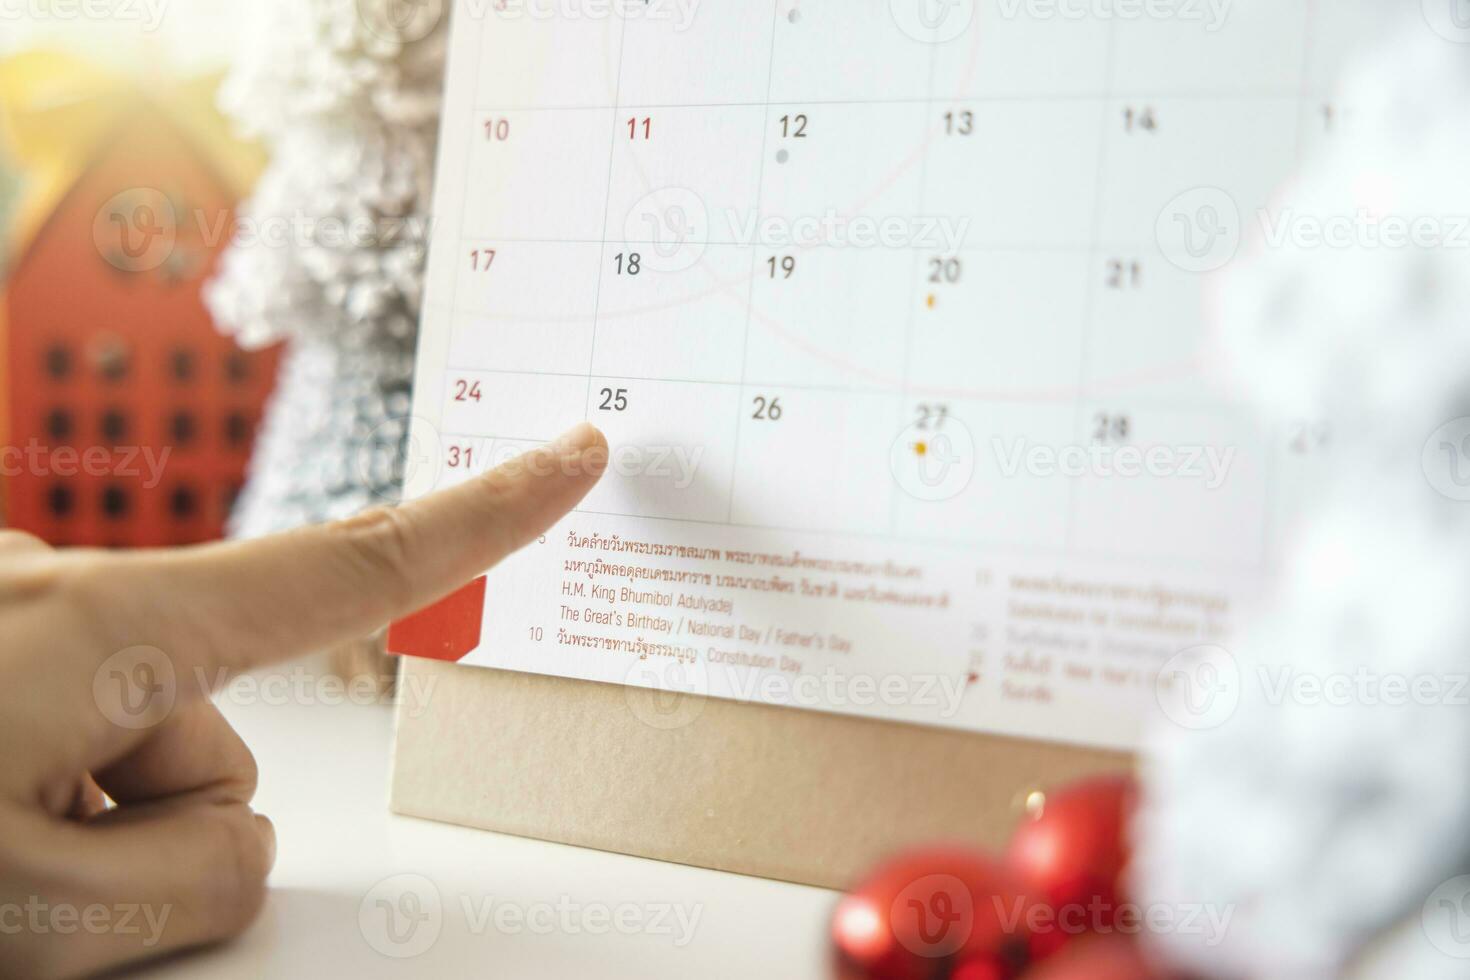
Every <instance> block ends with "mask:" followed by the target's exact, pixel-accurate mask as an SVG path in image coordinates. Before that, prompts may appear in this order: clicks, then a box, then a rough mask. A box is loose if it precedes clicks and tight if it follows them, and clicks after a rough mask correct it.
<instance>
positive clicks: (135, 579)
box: [0, 425, 607, 978]
mask: <svg viewBox="0 0 1470 980" xmlns="http://www.w3.org/2000/svg"><path fill="white" fill-rule="evenodd" d="M606 463H607V445H606V443H605V442H604V440H603V438H602V436H601V434H600V433H598V432H597V430H595V429H593V428H592V427H591V426H589V425H582V426H578V427H577V428H575V429H573V430H571V431H570V432H569V433H567V434H566V435H564V436H562V437H561V439H559V440H558V441H557V442H556V443H554V444H552V445H551V446H548V447H545V448H543V449H540V450H537V451H535V452H533V453H528V454H527V455H525V456H523V457H521V458H520V459H518V460H515V461H514V462H511V463H509V464H507V465H505V466H503V467H501V468H500V469H498V470H496V471H494V472H491V473H489V474H486V475H484V476H481V477H477V478H475V479H474V480H472V481H470V482H468V483H465V484H462V485H460V486H458V487H455V488H453V489H450V490H445V491H443V492H441V493H438V494H436V495H434V496H431V497H426V498H424V499H423V500H421V501H418V502H416V503H412V504H405V505H403V506H401V507H397V508H394V509H384V510H377V511H373V512H370V513H366V514H363V515H362V516H360V517H357V518H354V519H352V520H348V521H344V522H342V523H339V524H333V525H325V526H321V527H315V528H308V529H304V530H301V531H296V532H293V533H290V534H285V535H280V536H277V537H273V538H266V539H262V540H259V541H253V542H247V543H231V544H216V545H209V546H205V547H199V548H188V549H181V550H176V551H155V552H135V553H100V552H57V551H52V550H51V549H50V548H48V547H46V545H44V544H42V543H41V542H40V541H37V540H36V539H34V538H31V537H28V536H26V535H22V534H16V533H0V976H15V977H28V978H29V977H60V976H75V975H79V974H87V973H93V972H96V971H99V970H102V969H105V968H108V967H112V966H117V965H119V964H123V963H127V962H130V961H134V960H138V959H141V958H144V957H148V956H156V955H159V954H162V953H167V952H171V951H174V950H179V949H184V948H188V947H191V946H198V945H201V944H204V943H210V942H214V941H216V940H220V939H225V938H228V937H231V936H234V935H236V934H238V933H239V932H241V931H242V930H243V929H244V928H245V927H246V926H247V925H248V924H249V923H250V922H251V921H252V920H253V919H254V917H255V915H256V913H257V912H258V910H259V908H260V905H261V902H262V901H263V898H264V895H265V879H266V875H267V874H268V873H269V871H270V869H271V865H272V863H273V861H274V859H275V831H274V829H273V828H272V827H271V824H270V821H269V820H267V819H266V818H265V817H263V816H259V815H257V814H255V813H254V812H253V811H252V810H251V809H250V800H251V798H252V796H253V795H254V792H255V781H256V769H255V760H254V758H253V757H252V756H251V754H250V750H249V749H247V748H246V747H245V744H244V743H243V742H242V741H241V740H240V737H239V736H238V735H236V734H235V732H234V731H233V730H232V729H231V728H230V726H229V725H228V724H227V723H226V722H225V720H224V718H223V717H222V716H221V715H220V713H219V711H218V710H217V709H216V708H215V707H214V705H213V704H212V703H211V702H210V701H209V699H208V697H207V695H208V693H209V691H208V687H210V686H211V685H213V686H218V684H220V683H222V682H223V681H225V680H227V679H228V678H229V676H230V675H231V673H232V672H235V671H241V670H249V669H251V668H254V667H259V666H261V665H264V664H268V663H271V662H273V661H279V660H285V659H287V658H290V657H295V656H299V655H302V654H306V653H310V652H313V651H317V650H321V649H324V648H327V647H329V646H331V645H333V644H336V643H338V642H341V641H343V640H346V639H350V638H353V637H355V636H360V635H364V634H366V633H368V632H370V631H372V630H374V629H377V628H378V627H380V626H382V625H383V624H384V623H386V622H388V621H389V620H392V619H394V618H396V617H399V616H402V615H405V614H407V613H410V612H413V611H415V610H417V609H419V608H422V607H423V606H426V605H428V604H429V603H431V602H434V601H435V600H437V599H438V598H440V597H441V596H443V595H446V594H448V593H450V592H452V591H453V590H455V589H456V588H458V587H460V586H461V585H463V584H464V583H465V582H468V581H469V580H471V579H473V578H474V577H475V576H477V575H479V574H481V573H482V572H484V570H485V569H487V568H489V567H490V566H492V565H495V564H496V563H497V562H499V561H500V560H501V559H503V558H504V557H505V556H507V555H509V554H510V553H511V552H513V551H515V550H516V549H518V548H520V547H522V546H523V545H525V544H527V543H529V542H531V541H533V540H535V539H536V537H537V536H539V535H540V534H542V533H543V532H544V531H545V530H546V529H547V528H549V527H550V526H551V525H552V524H554V523H555V522H556V521H557V520H559V519H560V518H561V517H562V516H563V515H564V514H565V513H566V512H567V511H568V510H570V509H571V508H572V507H574V506H576V504H577V503H578V501H580V500H581V499H582V497H583V496H585V495H586V493H587V492H588V490H590V489H591V488H592V486H593V484H594V483H596V482H597V479H598V477H599V476H600V475H601V473H602V470H603V469H604V468H605V466H606ZM200 679H204V683H203V684H201V683H200ZM103 794H106V796H107V797H109V798H111V799H112V800H113V801H115V803H116V804H117V805H116V806H115V807H112V808H107V807H106V805H105V801H104V798H103Z"/></svg>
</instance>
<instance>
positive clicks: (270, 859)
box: [255, 813, 276, 870]
mask: <svg viewBox="0 0 1470 980" xmlns="http://www.w3.org/2000/svg"><path fill="white" fill-rule="evenodd" d="M255 829H256V830H258V831H260V839H261V840H263V841H264V842H265V855H266V857H265V866H266V869H267V870H271V869H273V868H275V866H276V825H275V824H273V823H271V822H270V819H269V818H267V817H263V816H261V815H260V814H258V813H257V814H256V815H255Z"/></svg>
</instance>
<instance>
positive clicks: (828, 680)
mask: <svg viewBox="0 0 1470 980" xmlns="http://www.w3.org/2000/svg"><path fill="white" fill-rule="evenodd" d="M1365 6H1366V5H1359V4H1353V3H1343V4H1320V3H1310V2H1307V0H1235V2H1231V0H1178V2H1171V0H1154V2H1149V3H1130V2H1128V0H1113V2H1108V3H1102V2H1081V0H1078V2H1067V0H1055V2H1044V0H742V2H736V0H637V2H632V0H627V2H618V0H601V2H599V0H493V2H492V0H461V2H459V3H458V4H457V5H455V7H454V9H453V21H452V31H451V49H452V50H451V63H450V69H449V77H448V87H447V100H446V107H445V120H444V128H443V136H442V145H441V149H440V161H439V168H438V174H439V176H438V187H437V201H436V207H435V213H436V216H437V217H436V222H435V228H434V235H433V245H432V251H431V263H430V265H431V269H430V277H429V278H430V283H429V291H428V296H427V301H426V308H427V312H426V316H425V318H424V322H423V334H422V341H421V350H420V358H419V368H418V378H417V389H416V396H415V401H416V406H415V418H414V423H413V425H414V428H413V438H412V444H413V449H412V453H411V455H412V459H411V460H410V462H412V463H414V464H415V465H413V466H411V467H410V471H409V473H408V481H407V482H408V486H409V489H410V492H411V493H414V494H418V493H423V492H427V491H429V490H432V489H434V488H436V487H441V486H444V485H446V484H447V483H452V482H455V481H459V480H463V479H467V478H469V477H470V476H472V475H473V474H475V473H477V472H481V471H483V470H485V469H487V468H489V467H491V466H493V465H495V464H496V463H498V462H501V461H503V460H505V459H507V458H509V457H511V456H513V455H515V454H517V453H519V452H521V451H523V450H525V449H528V448H531V447H533V446H535V445H537V444H538V443H541V442H543V441H545V440H547V439H549V438H551V437H552V436H554V435H555V434H556V433H558V432H560V431H562V430H563V429H565V428H566V427H568V426H569V425H571V424H573V423H575V422H577V421H579V420H582V419H589V420H591V421H592V422H594V423H595V424H596V425H598V426H599V427H600V428H602V429H603V431H604V432H606V434H607V436H608V438H609V440H610V444H611V449H612V455H611V461H610V468H609V472H608V474H607V476H606V477H605V479H604V480H603V481H602V483H601V484H600V485H599V486H598V487H597V489H596V490H594V491H593V493H592V494H591V496H590V497H588V498H587V500H586V501H585V502H584V504H583V505H582V506H581V508H580V509H579V510H578V511H577V512H576V513H574V514H572V515H571V516H570V517H569V518H567V519H566V521H565V522H564V523H562V524H561V525H560V526H558V527H557V528H556V529H555V530H553V531H552V532H551V533H549V534H547V535H546V536H545V537H544V538H543V539H542V540H541V541H540V542H538V543H535V544H533V545H532V546H530V547H529V548H528V549H526V550H525V551H524V552H523V553H521V554H519V555H517V556H515V557H514V558H512V559H511V560H509V561H507V562H506V563H505V564H504V565H503V566H501V567H499V568H497V569H495V570H494V571H492V572H491V573H490V574H489V576H488V579H487V580H485V581H482V582H480V583H477V587H476V588H474V589H472V590H471V591H470V592H468V593H467V595H468V596H469V600H468V601H469V603H470V606H471V608H470V613H471V616H472V618H473V619H475V621H476V623H475V626H476V628H475V629H474V630H473V631H472V634H471V635H472V637H473V640H472V642H471V643H469V644H467V645H466V648H465V649H463V650H456V651H454V656H455V657H459V658H460V660H461V662H462V663H465V664H470V665H476V666H484V667H496V668H502V669H509V670H515V671H528V672H534V673H539V674H553V675H559V676H563V677H569V678H579V679H585V680H592V681H601V682H608V683H614V684H623V685H628V686H630V688H654V689H659V690H675V691H687V692H693V693H698V694H704V695H708V696H711V697H718V698H731V699H738V700H745V701H754V702H762V703H768V704H777V705H789V706H791V707H792V708H793V709H799V710H817V711H828V712H841V713H846V714H853V715H861V716H867V717H872V718H879V719H887V720H891V721H898V722H908V723H919V724H927V725H940V726H949V727H954V728H960V729H968V730H973V731H977V732H987V733H995V734H1003V735H1012V736H1020V737H1027V738H1043V739H1054V740H1060V741H1065V742H1070V743H1079V744H1086V745H1093V746H1105V747H1120V748H1125V749H1126V748H1132V747H1134V746H1135V745H1136V744H1137V741H1138V739H1139V737H1140V734H1141V732H1142V731H1143V730H1144V728H1145V726H1146V725H1148V724H1149V723H1150V722H1151V721H1153V720H1155V719H1158V718H1160V717H1173V718H1174V720H1176V721H1181V723H1189V722H1190V718H1188V717H1186V718H1182V719H1181V718H1180V717H1179V710H1180V709H1179V707H1178V705H1177V704H1175V703H1174V702H1173V701H1172V700H1171V697H1172V695H1171V694H1170V692H1171V691H1172V690H1173V685H1174V684H1175V681H1176V679H1177V677H1178V676H1179V675H1180V671H1177V670H1173V669H1172V668H1171V665H1178V664H1181V663H1185V662H1189V663H1196V662H1199V661H1200V658H1203V662H1204V663H1205V664H1206V665H1207V666H1208V665H1209V664H1211V663H1215V665H1216V666H1221V664H1220V663H1218V662H1216V661H1215V660H1214V659H1212V658H1219V657H1221V656H1223V657H1225V658H1228V657H1229V650H1230V649H1231V646H1232V644H1233V643H1235V642H1237V638H1238V636H1239V634H1240V628H1241V625H1242V622H1243V620H1244V619H1245V617H1246V615H1247V614H1248V611H1249V609H1250V607H1251V606H1252V605H1253V604H1254V603H1256V602H1258V601H1259V598H1260V596H1261V594H1262V592H1263V590H1264V588H1265V586H1266V583H1267V582H1268V580H1269V575H1270V569H1271V567H1272V564H1273V559H1274V557H1275V555H1276V554H1277V552H1278V550H1279V548H1280V546H1281V543H1282V540H1283V537H1284V536H1285V533H1286V530H1287V528H1289V526H1290V524H1291V522H1292V519H1293V513H1294V511H1295V510H1296V509H1297V504H1298V500H1299V499H1300V493H1301V491H1300V490H1299V489H1295V488H1299V487H1301V486H1302V485H1303V483H1302V481H1303V480H1304V479H1305V478H1306V477H1307V476H1308V475H1309V474H1310V471H1311V470H1312V468H1313V467H1314V466H1316V465H1318V464H1317V460H1318V459H1319V457H1320V454H1321V452H1322V450H1323V448H1324V445H1325V443H1326V442H1327V438H1328V434H1327V433H1325V432H1324V431H1322V430H1321V428H1320V426H1318V425H1316V424H1315V423H1314V422H1313V421H1312V420H1310V419H1298V420H1263V419H1259V418H1257V417H1255V416H1254V415H1253V414H1252V413H1251V412H1249V411H1247V410H1246V409H1245V408H1243V407H1242V406H1241V405H1240V404H1238V403H1237V402H1236V401H1235V400H1234V399H1233V398H1232V396H1231V394H1230V392H1229V391H1227V390H1222V389H1221V388H1220V387H1219V386H1218V385H1217V384H1216V383H1215V382H1214V380H1213V377H1212V376H1213V373H1214V372H1213V371H1212V368H1213V367H1214V366H1215V363H1214V362H1215V357H1216V355H1215V354H1214V340H1213V330H1214V325H1213V324H1212V322H1211V317H1210V315H1209V309H1210V299H1209V298H1210V295H1211V290H1212V289H1213V288H1214V287H1215V285H1217V284H1218V281H1219V280H1220V279H1221V278H1223V274H1224V273H1225V272H1228V269H1229V266H1230V265H1231V263H1232V262H1234V261H1236V260H1237V257H1238V256H1239V255H1240V254H1241V253H1242V252H1243V251H1244V250H1246V249H1248V248H1249V247H1251V245H1250V243H1251V242H1252V240H1253V239H1254V238H1255V237H1257V236H1256V233H1255V232H1256V229H1257V227H1258V226H1259V224H1260V223H1261V222H1262V221H1263V220H1264V219H1265V218H1266V217H1267V216H1268V212H1267V211H1266V210H1265V209H1267V208H1268V207H1269V204H1270V201H1271V199H1272V197H1273V194H1274V192H1275V189H1276V188H1278V187H1279V186H1280V185H1281V184H1282V183H1283V182H1284V181H1286V180H1288V179H1289V178H1290V177H1291V175H1292V174H1293V173H1294V172H1296V171H1297V170H1298V169H1299V168H1300V166H1301V164H1302V161H1303V160H1304V159H1306V158H1307V157H1309V156H1310V155H1311V154H1312V153H1314V152H1317V149H1318V147H1319V146H1320V145H1321V144H1323V143H1325V142H1326V141H1328V140H1330V139H1331V136H1332V130H1333V127H1334V124H1335V120H1336V118H1337V116H1338V114H1339V111H1340V107H1338V106H1336V105H1335V104H1334V103H1333V101H1332V96H1331V92H1332V90H1333V85H1332V82H1333V78H1334V75H1335V74H1336V73H1337V72H1338V70H1339V67H1340V65H1341V63H1342V62H1343V60H1344V57H1345V53H1346V52H1347V51H1348V50H1349V49H1350V48H1351V47H1352V42H1353V40H1354V39H1356V38H1357V37H1359V36H1361V35H1362V34H1363V33H1364V24H1365V23H1366V20H1367V17H1368V15H1367V14H1364V13H1363V12H1362V11H1363V10H1364V9H1365ZM457 601H458V602H459V604H460V606H461V612H463V608H462V607H463V603H464V601H465V600H464V597H463V596H461V597H460V599H459V600H457ZM402 652H413V651H411V650H410V651H402ZM1181 658H1182V659H1181ZM1191 658H1193V659H1191ZM1226 663H1228V660H1227V661H1226ZM1187 680H1188V678H1186V681H1187ZM1191 693H1194V694H1202V695H1203V696H1204V697H1206V698H1208V697H1209V696H1210V695H1211V691H1210V690H1208V689H1204V690H1202V691H1198V692H1190V691H1186V692H1185V694H1186V695H1190V694H1191ZM630 703H633V702H632V700H631V699H630ZM639 703H640V704H645V703H648V702H646V701H640V702H639ZM1188 704H1189V702H1188V701H1186V706H1188ZM1171 705H1172V707H1171ZM649 721H650V723H652V724H660V723H663V721H664V719H661V718H659V717H650V718H649Z"/></svg>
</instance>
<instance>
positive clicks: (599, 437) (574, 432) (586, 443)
mask: <svg viewBox="0 0 1470 980" xmlns="http://www.w3.org/2000/svg"><path fill="white" fill-rule="evenodd" d="M552 446H553V447H555V448H556V449H557V450H558V451H559V452H560V453H561V454H562V455H569V454H575V453H584V452H586V451H587V450H589V449H602V450H606V449H607V437H606V436H604V435H603V434H602V430H600V429H598V428H597V426H595V425H593V424H592V423H591V422H578V423H577V424H576V425H574V426H572V427H571V428H570V429H568V430H567V431H565V432H563V433H562V434H561V435H559V436H557V437H556V439H555V440H554V441H553V442H552Z"/></svg>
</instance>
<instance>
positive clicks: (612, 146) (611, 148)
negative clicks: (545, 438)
mask: <svg viewBox="0 0 1470 980" xmlns="http://www.w3.org/2000/svg"><path fill="white" fill-rule="evenodd" d="M627 41H628V25H627V22H626V21H624V22H623V23H622V24H621V26H620V29H619V31H618V79H617V83H616V84H615V85H614V91H613V102H614V105H613V106H612V107H611V109H610V110H609V112H610V113H611V115H612V122H613V125H612V134H611V137H610V138H609V140H608V147H607V174H606V182H605V184H604V187H605V190H604V191H603V194H604V195H605V196H604V198H603V204H602V242H601V246H602V249H603V251H606V250H607V225H608V221H609V215H610V214H611V213H612V175H613V163H614V162H615V161H616V159H617V154H618V116H620V115H621V114H622V107H621V106H619V105H617V104H616V103H617V101H618V99H619V97H620V96H621V94H622V90H623V50H624V47H625V45H626V44H627ZM606 264H607V263H605V262H602V261H599V262H598V263H597V289H596V291H595V293H594V295H593V301H592V340H591V343H589V344H588V345H587V398H586V401H585V403H584V405H585V408H584V412H585V415H584V417H586V416H590V415H591V411H592V377H593V374H592V366H593V364H594V362H595V361H596V358H597V321H598V317H599V315H600V314H601V311H602V280H603V277H604V276H605V275H606V274H607V273H606V270H605V268H604V267H605V266H606Z"/></svg>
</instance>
